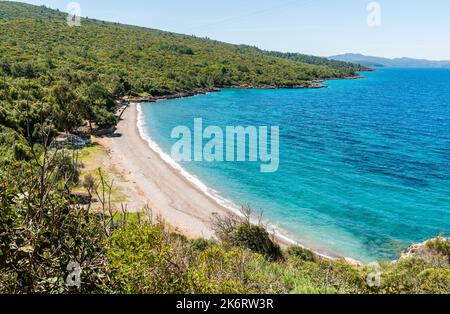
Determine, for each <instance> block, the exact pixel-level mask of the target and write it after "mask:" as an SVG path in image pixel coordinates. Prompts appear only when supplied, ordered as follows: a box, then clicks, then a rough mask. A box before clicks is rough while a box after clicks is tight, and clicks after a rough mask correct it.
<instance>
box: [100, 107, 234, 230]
mask: <svg viewBox="0 0 450 314" xmlns="http://www.w3.org/2000/svg"><path fill="white" fill-rule="evenodd" d="M137 106H139V105H138V104H135V103H132V104H130V105H129V107H128V108H127V109H126V110H125V111H124V112H123V114H122V117H121V121H120V122H119V123H118V125H117V131H116V136H115V137H110V138H105V139H104V141H102V144H103V145H105V146H106V147H107V149H108V151H109V159H110V163H111V164H113V165H114V167H116V168H118V169H120V170H121V171H122V172H123V173H124V174H125V175H126V176H127V177H128V178H127V179H128V181H129V182H131V183H132V184H133V186H134V190H135V192H136V193H135V194H136V197H139V198H140V202H141V204H142V205H144V204H145V205H148V207H149V208H150V209H151V210H152V213H153V215H154V216H159V217H161V218H162V219H163V220H164V221H165V222H166V223H167V224H168V225H169V226H171V227H172V228H173V229H174V230H176V231H177V232H179V233H181V234H183V235H185V236H187V237H188V238H200V237H201V238H212V237H213V236H214V232H213V230H212V228H211V224H210V222H211V218H212V217H213V215H214V214H219V215H226V214H228V213H229V210H228V209H227V208H225V207H223V206H221V205H220V204H218V202H216V201H215V200H213V199H212V198H211V197H209V196H208V195H207V194H205V193H204V191H201V190H200V189H199V188H197V187H196V186H195V185H194V184H192V183H191V182H190V181H189V180H187V179H186V178H185V177H184V176H183V175H182V174H181V173H180V172H179V171H178V170H177V169H175V168H173V167H172V166H170V165H169V164H168V163H167V162H165V161H164V160H163V159H162V158H161V157H160V155H159V154H158V153H157V152H155V151H154V150H153V149H151V148H150V146H149V143H148V142H146V141H145V140H144V139H143V138H142V137H141V134H140V131H139V129H138V121H137V119H138V108H137ZM132 203H137V202H132ZM141 209H142V208H138V209H136V208H133V209H130V210H133V211H138V210H141Z"/></svg>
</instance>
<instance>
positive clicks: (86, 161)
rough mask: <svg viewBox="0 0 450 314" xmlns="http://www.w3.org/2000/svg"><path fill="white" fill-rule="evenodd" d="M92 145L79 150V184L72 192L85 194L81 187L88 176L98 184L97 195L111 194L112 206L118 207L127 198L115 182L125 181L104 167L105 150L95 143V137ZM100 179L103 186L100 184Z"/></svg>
mask: <svg viewBox="0 0 450 314" xmlns="http://www.w3.org/2000/svg"><path fill="white" fill-rule="evenodd" d="M92 143H93V144H92V145H89V146H87V147H84V148H82V149H80V150H79V155H78V158H79V162H80V164H81V165H82V168H81V174H80V184H79V185H78V186H77V187H75V188H74V192H75V193H80V194H81V193H86V189H85V188H84V187H83V186H82V183H83V182H84V180H85V178H86V177H87V176H89V175H90V176H91V177H92V178H94V180H95V182H96V183H97V184H98V193H99V194H103V193H105V194H108V193H111V202H112V204H113V205H116V206H117V205H118V206H119V207H120V204H122V203H125V202H126V200H127V197H126V195H125V193H124V191H123V188H122V187H120V186H117V185H116V184H115V183H116V182H117V181H125V178H124V177H123V175H122V174H120V173H117V174H116V173H114V172H113V171H111V170H110V169H107V168H106V167H105V165H104V162H103V161H104V159H105V158H106V157H107V155H108V153H107V151H106V149H105V148H104V147H103V146H102V145H100V144H99V143H98V142H97V140H96V138H95V137H92ZM102 178H103V181H104V183H105V186H103V185H102V184H101V181H102ZM108 185H110V186H111V188H108ZM94 207H95V206H94Z"/></svg>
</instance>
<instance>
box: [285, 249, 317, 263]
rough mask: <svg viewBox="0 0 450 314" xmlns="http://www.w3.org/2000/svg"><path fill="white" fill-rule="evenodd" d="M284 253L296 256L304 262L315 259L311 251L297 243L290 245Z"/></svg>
mask: <svg viewBox="0 0 450 314" xmlns="http://www.w3.org/2000/svg"><path fill="white" fill-rule="evenodd" d="M286 253H287V254H288V255H289V256H292V257H295V258H298V259H300V260H302V261H305V262H314V261H315V260H316V255H315V254H314V253H313V252H311V251H310V250H308V249H305V248H302V247H300V246H297V245H293V246H290V247H289V248H288V249H287V251H286Z"/></svg>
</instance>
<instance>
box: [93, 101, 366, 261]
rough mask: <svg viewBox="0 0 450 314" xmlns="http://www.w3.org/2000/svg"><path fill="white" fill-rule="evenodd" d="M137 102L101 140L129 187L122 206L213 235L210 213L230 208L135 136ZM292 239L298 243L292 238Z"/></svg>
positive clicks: (189, 232)
mask: <svg viewBox="0 0 450 314" xmlns="http://www.w3.org/2000/svg"><path fill="white" fill-rule="evenodd" d="M138 105H139V104H135V103H132V104H130V105H129V107H128V108H127V109H126V110H125V111H124V112H123V113H122V116H121V121H120V122H119V124H118V126H117V131H116V135H117V137H111V138H104V139H103V140H101V144H102V145H103V146H105V147H106V148H107V150H108V152H109V157H108V161H107V163H108V167H109V168H111V169H115V170H116V171H117V172H120V173H122V175H123V176H125V177H126V178H125V180H123V182H124V183H123V185H126V186H125V188H126V189H127V190H128V191H132V192H129V193H128V197H127V204H128V207H127V210H128V211H140V210H142V209H143V208H144V206H145V205H147V206H149V207H150V208H151V209H152V212H153V214H154V215H158V216H159V217H161V218H162V219H163V220H164V221H165V222H166V223H167V224H168V225H169V226H171V227H172V229H173V230H174V231H176V232H179V233H181V234H183V235H185V236H187V237H188V238H191V239H192V238H213V237H214V231H213V230H212V226H211V218H212V217H213V215H214V214H219V215H221V216H225V215H229V214H230V213H233V212H232V211H231V210H230V209H229V208H226V207H224V206H222V205H220V204H219V202H217V201H216V200H215V199H214V198H212V197H210V196H209V195H208V194H207V193H205V192H204V191H202V190H201V189H199V188H198V187H197V186H196V185H195V184H193V183H192V182H190V181H189V180H187V179H186V177H185V176H183V175H182V174H181V173H180V171H179V170H177V169H175V168H174V167H172V166H171V165H169V164H168V163H167V162H165V161H164V160H163V159H162V158H161V157H160V155H159V154H158V153H157V152H155V151H154V150H153V149H152V148H151V147H150V145H149V144H148V143H147V142H146V141H145V140H144V139H143V138H142V137H141V134H140V132H139V129H138V108H137V106H138ZM274 236H275V239H276V241H277V242H278V243H279V244H280V245H281V246H282V247H287V246H289V245H291V244H294V242H293V241H291V240H290V239H288V238H286V237H283V236H282V235H281V234H280V233H279V232H275V234H274ZM295 244H297V245H300V246H302V245H301V243H298V242H295ZM313 251H314V252H315V253H316V254H317V255H319V256H322V257H324V258H331V259H334V258H338V256H337V255H335V254H333V253H331V252H327V251H318V250H313ZM347 260H348V261H349V262H352V263H358V262H357V261H355V260H352V259H347Z"/></svg>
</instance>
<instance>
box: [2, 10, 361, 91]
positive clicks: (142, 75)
mask: <svg viewBox="0 0 450 314" xmlns="http://www.w3.org/2000/svg"><path fill="white" fill-rule="evenodd" d="M0 12H1V13H0V21H1V22H0V40H1V45H0V55H1V56H2V57H1V62H2V65H3V66H2V68H3V73H4V74H6V75H12V76H15V77H18V76H21V75H22V74H23V73H18V72H14V73H12V72H11V70H10V69H9V68H14V67H15V66H19V67H20V66H27V67H29V70H30V71H32V72H33V73H34V74H35V75H34V76H38V74H43V73H49V72H51V73H60V72H64V71H71V72H72V73H77V74H80V75H82V76H86V75H90V74H92V73H96V74H97V75H101V76H102V77H101V78H100V80H101V81H102V82H104V83H105V84H107V85H109V86H108V87H109V89H112V90H114V91H115V92H116V93H118V94H138V93H149V94H152V95H165V94H173V93H176V92H181V91H188V90H192V89H195V88H206V87H212V86H217V87H222V86H236V85H237V86H239V85H253V86H259V85H276V86H283V87H289V86H296V85H305V84H310V83H311V82H313V81H315V80H318V79H326V78H332V77H344V76H349V75H354V74H355V73H354V70H353V68H352V66H348V65H343V66H342V65H341V64H337V63H336V64H332V63H329V64H326V63H324V64H323V63H322V62H319V63H317V62H315V61H316V60H308V61H306V60H303V61H305V62H295V61H292V60H290V59H289V58H283V57H282V56H281V57H273V56H271V55H268V54H266V53H264V52H262V51H260V50H258V49H256V48H251V47H247V46H239V45H231V44H226V43H221V42H217V41H213V40H209V39H202V38H196V37H193V36H187V35H180V34H173V33H168V32H163V31H159V30H152V29H146V28H142V27H135V26H129V25H120V24H115V23H109V22H104V21H98V20H93V19H83V20H82V26H81V27H69V26H68V25H66V16H67V15H66V14H64V13H62V12H59V11H55V10H51V9H48V8H45V7H36V6H32V5H27V4H21V3H14V2H13V3H11V2H0Z"/></svg>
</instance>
